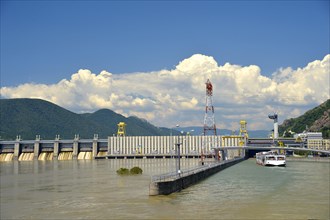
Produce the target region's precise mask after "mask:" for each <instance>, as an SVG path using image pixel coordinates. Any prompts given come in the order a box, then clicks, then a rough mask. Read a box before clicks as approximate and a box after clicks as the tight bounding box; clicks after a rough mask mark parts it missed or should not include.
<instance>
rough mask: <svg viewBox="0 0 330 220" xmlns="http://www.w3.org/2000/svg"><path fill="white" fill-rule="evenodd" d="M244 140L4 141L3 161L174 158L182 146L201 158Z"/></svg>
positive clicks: (183, 153) (189, 154)
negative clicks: (218, 148) (178, 146)
mask: <svg viewBox="0 0 330 220" xmlns="http://www.w3.org/2000/svg"><path fill="white" fill-rule="evenodd" d="M240 140H241V139H240V138H237V137H228V136H216V135H214V136H190V135H186V136H111V137H108V138H107V139H99V138H98V135H94V138H93V139H80V138H79V135H75V137H74V139H72V140H62V139H61V138H60V137H59V136H58V135H57V136H56V137H55V139H54V140H41V139H40V136H38V135H37V136H36V139H35V140H22V139H21V138H20V137H19V136H17V138H16V140H14V141H0V161H12V160H18V161H31V160H75V159H78V160H81V159H87V160H91V159H119V158H128V159H130V158H171V157H174V156H175V155H176V152H177V149H176V146H177V143H180V151H181V156H182V157H187V158H188V157H189V158H197V157H201V156H205V157H209V156H211V155H214V150H213V148H214V147H219V146H240ZM239 154H240V150H237V149H235V150H232V151H228V155H226V156H227V157H228V158H234V157H235V156H239Z"/></svg>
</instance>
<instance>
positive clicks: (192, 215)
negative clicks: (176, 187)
mask: <svg viewBox="0 0 330 220" xmlns="http://www.w3.org/2000/svg"><path fill="white" fill-rule="evenodd" d="M181 162H182V164H181V167H182V169H186V168H189V167H193V166H196V165H197V164H198V159H182V160H181ZM133 166H139V167H141V168H142V169H143V174H142V175H137V176H118V175H117V174H116V170H117V169H119V168H120V167H126V168H132V167H133ZM0 168H1V169H0V177H1V179H0V181H1V188H0V189H1V191H0V193H1V194H0V196H1V203H0V213H1V214H0V217H1V218H0V219H329V218H330V213H329V207H330V192H329V191H330V189H329V188H330V186H329V183H330V177H329V175H330V174H329V173H330V163H321V162H296V161H287V166H286V167H262V166H258V165H256V164H255V160H254V159H249V160H246V161H243V162H241V163H239V164H237V165H234V166H232V167H230V168H227V169H225V170H223V171H221V172H219V173H217V174H215V175H213V176H211V177H209V178H207V179H205V180H204V181H201V182H200V183H198V184H196V185H193V186H191V187H189V188H187V189H185V190H183V191H181V192H178V193H173V194H171V195H168V196H149V183H150V179H151V178H150V177H151V175H155V174H160V173H164V172H168V171H173V170H175V162H174V161H173V160H172V159H131V160H71V161H30V162H25V161H24V162H18V161H12V162H2V163H0Z"/></svg>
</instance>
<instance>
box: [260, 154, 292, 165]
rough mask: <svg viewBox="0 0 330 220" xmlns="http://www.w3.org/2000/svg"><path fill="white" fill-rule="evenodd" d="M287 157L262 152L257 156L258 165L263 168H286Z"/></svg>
mask: <svg viewBox="0 0 330 220" xmlns="http://www.w3.org/2000/svg"><path fill="white" fill-rule="evenodd" d="M285 159H286V157H285V155H283V154H278V153H277V152H276V151H267V152H260V153H257V154H256V161H257V164H260V165H263V166H285V165H286V162H285V161H286V160H285Z"/></svg>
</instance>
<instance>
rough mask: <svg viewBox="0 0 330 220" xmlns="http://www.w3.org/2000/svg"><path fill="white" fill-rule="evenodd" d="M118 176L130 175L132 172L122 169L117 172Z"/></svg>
mask: <svg viewBox="0 0 330 220" xmlns="http://www.w3.org/2000/svg"><path fill="white" fill-rule="evenodd" d="M117 174H118V175H128V174H130V172H129V170H128V169H127V168H120V169H119V170H117Z"/></svg>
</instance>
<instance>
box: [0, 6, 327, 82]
mask: <svg viewBox="0 0 330 220" xmlns="http://www.w3.org/2000/svg"><path fill="white" fill-rule="evenodd" d="M195 53H201V54H205V55H209V56H213V57H214V58H215V59H216V60H217V61H218V63H219V64H224V63H226V62H230V63H233V64H238V65H250V64H255V65H258V66H259V67H260V68H261V72H262V74H263V75H271V74H272V73H273V72H275V71H276V70H277V69H278V68H281V67H289V66H290V67H293V68H297V67H302V66H304V65H305V64H306V63H308V62H310V61H313V60H315V59H322V58H323V57H324V56H325V55H326V54H328V53H329V1H269V2H263V1H179V2H176V1H156V2H152V1H136V2H135V1H124V2H121V1H69V2H67V1H50V2H49V1H1V85H2V86H14V85H18V84H22V83H27V82H36V83H46V84H49V83H55V82H58V81H60V80H61V79H63V78H67V77H70V75H71V74H72V73H74V72H75V71H77V70H78V69H81V68H87V69H91V70H92V71H95V72H100V71H101V70H104V69H106V70H108V71H110V72H111V73H114V74H116V73H131V72H141V71H158V70H161V69H164V68H165V69H172V68H173V66H175V65H177V64H178V63H179V62H180V61H181V60H183V59H185V58H188V57H189V56H191V55H193V54H195Z"/></svg>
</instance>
